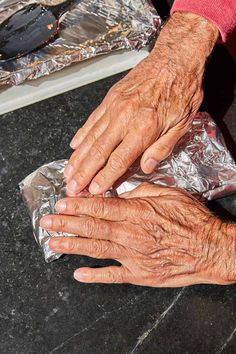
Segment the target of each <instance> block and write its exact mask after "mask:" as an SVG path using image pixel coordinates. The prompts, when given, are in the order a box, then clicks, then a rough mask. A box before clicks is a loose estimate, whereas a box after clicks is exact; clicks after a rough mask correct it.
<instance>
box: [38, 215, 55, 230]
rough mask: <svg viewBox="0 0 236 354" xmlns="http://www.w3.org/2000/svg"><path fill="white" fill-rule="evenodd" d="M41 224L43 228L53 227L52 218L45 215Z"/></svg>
mask: <svg viewBox="0 0 236 354" xmlns="http://www.w3.org/2000/svg"><path fill="white" fill-rule="evenodd" d="M40 226H41V227H42V228H43V229H50V227H52V219H51V218H50V217H47V216H46V217H44V218H42V219H41V220H40Z"/></svg>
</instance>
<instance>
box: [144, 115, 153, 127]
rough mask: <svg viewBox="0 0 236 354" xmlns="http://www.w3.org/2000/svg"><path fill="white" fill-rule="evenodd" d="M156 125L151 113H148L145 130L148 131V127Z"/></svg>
mask: <svg viewBox="0 0 236 354" xmlns="http://www.w3.org/2000/svg"><path fill="white" fill-rule="evenodd" d="M155 125H156V119H155V118H154V116H153V115H149V116H148V117H146V119H145V126H144V128H145V130H147V131H150V129H153V127H154V126H155Z"/></svg>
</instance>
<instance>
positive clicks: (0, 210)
mask: <svg viewBox="0 0 236 354" xmlns="http://www.w3.org/2000/svg"><path fill="white" fill-rule="evenodd" d="M120 77H122V75H116V76H114V77H112V78H108V79H106V80H103V81H100V82H97V83H94V84H91V85H88V86H85V87H82V88H79V89H77V90H74V91H71V92H68V93H65V94H63V95H61V96H58V97H55V98H52V99H48V100H46V101H43V102H40V103H37V104H34V105H32V106H29V107H26V108H23V109H20V110H18V111H15V112H12V113H8V114H5V115H3V116H0V232H1V244H0V245H1V246H0V259H1V265H0V353H1V354H33V353H37V354H41V353H42V354H45V353H63V354H64V353H65V354H68V353H69V354H77V353H85V354H89V353H103V354H105V353H108V354H111V353H119V354H121V353H161V354H163V353H165V354H166V353H171V354H178V353H181V354H182V353H194V354H195V353H204V354H205V353H206V354H207V353H236V286H235V285H234V286H226V287H220V286H207V285H202V286H192V287H188V288H182V289H153V288H147V287H137V286H130V285H102V284H97V285H94V284H91V285H88V284H80V283H78V282H76V281H74V280H73V278H72V275H73V270H74V269H76V268H77V267H79V266H81V265H85V264H86V265H102V264H104V263H106V262H107V261H106V262H105V261H104V262H103V261H97V260H92V259H89V258H86V257H79V256H65V257H63V258H61V259H60V260H58V261H56V262H53V263H51V264H46V263H45V262H44V260H43V257H42V254H41V252H40V249H39V248H38V246H37V245H36V243H35V241H34V238H33V236H32V229H31V224H30V220H29V217H28V215H27V211H26V208H25V206H24V204H23V202H22V199H21V197H20V195H19V190H18V183H19V182H20V181H21V180H22V179H23V178H24V177H25V176H26V175H28V174H29V173H30V172H32V171H33V170H35V169H36V168H37V167H39V166H41V165H42V164H44V163H46V162H50V161H53V160H57V159H61V158H65V157H68V156H69V154H70V149H69V147H68V146H69V141H70V139H71V137H72V136H73V134H74V133H75V131H76V130H77V128H78V127H80V126H81V125H82V124H83V123H84V121H85V120H86V118H87V117H88V115H89V113H90V112H92V110H93V109H94V108H95V107H96V106H97V105H98V104H99V102H101V100H102V98H103V97H104V95H105V94H106V92H107V90H108V89H109V88H110V87H111V86H112V85H113V83H115V82H116V81H117V80H119V79H120ZM235 77H236V75H235V64H234V63H233V61H232V60H231V59H230V57H229V56H228V55H227V53H226V51H224V49H223V48H218V49H217V50H216V53H215V54H214V55H213V58H212V60H211V62H210V63H209V67H208V70H207V74H206V79H205V87H206V92H205V102H204V105H203V108H204V109H206V110H208V111H209V112H210V113H212V115H213V117H214V118H216V119H217V120H218V122H219V124H220V125H221V127H222V128H223V130H224V131H225V134H226V136H227V142H228V144H229V145H230V148H231V151H233V149H234V146H235V145H234V143H233V140H234V141H236V98H235V96H234V92H235V91H234V89H235ZM229 132H230V134H229ZM210 207H211V208H213V209H214V210H215V212H216V213H218V215H220V216H221V217H224V218H228V219H230V220H233V219H234V218H235V216H236V196H235V195H234V196H231V197H228V198H224V199H222V200H220V201H217V202H214V203H211V205H210Z"/></svg>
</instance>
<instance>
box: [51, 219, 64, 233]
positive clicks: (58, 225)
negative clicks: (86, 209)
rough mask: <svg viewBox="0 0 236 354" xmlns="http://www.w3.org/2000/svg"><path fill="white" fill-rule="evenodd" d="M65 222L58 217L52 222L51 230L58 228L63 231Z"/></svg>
mask: <svg viewBox="0 0 236 354" xmlns="http://www.w3.org/2000/svg"><path fill="white" fill-rule="evenodd" d="M66 224H67V223H66V220H65V219H64V218H62V217H59V218H57V219H56V222H55V220H53V228H59V229H60V230H62V231H64V230H65V228H66Z"/></svg>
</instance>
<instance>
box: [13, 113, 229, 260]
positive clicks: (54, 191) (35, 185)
mask: <svg viewBox="0 0 236 354" xmlns="http://www.w3.org/2000/svg"><path fill="white" fill-rule="evenodd" d="M66 164H67V160H60V161H54V162H51V163H49V164H47V165H44V166H42V167H40V168H39V169H37V170H36V171H35V172H33V173H31V174H30V175H29V176H28V177H26V178H25V179H24V180H23V181H22V182H21V183H20V190H21V192H22V194H23V197H24V199H25V201H26V204H27V207H28V210H29V214H30V217H31V219H32V224H33V231H34V236H35V239H36V241H37V242H38V244H39V245H40V246H41V248H42V250H43V253H44V257H45V260H46V262H50V261H52V260H54V259H57V258H59V257H60V254H56V253H55V252H53V251H51V250H50V249H49V247H48V241H49V239H50V237H53V236H70V235H65V234H63V235H62V234H58V233H54V232H49V231H46V230H44V229H42V228H41V227H40V226H39V220H40V219H41V217H42V216H44V215H47V214H53V213H55V204H56V202H57V200H59V199H60V198H62V197H64V196H65V195H66V193H65V185H64V181H63V171H64V167H65V165H66ZM142 182H150V183H155V184H159V185H162V186H168V187H180V188H182V189H185V190H186V191H188V192H189V193H191V194H193V195H195V196H196V197H198V198H199V199H202V200H211V199H215V198H220V197H223V196H226V195H228V194H231V193H234V192H236V165H235V162H234V160H233V159H232V157H231V155H230V153H229V151H228V149H227V147H226V145H225V142H224V139H223V136H222V134H221V132H220V130H219V129H218V127H217V126H216V124H215V123H214V121H213V120H212V119H211V117H210V116H209V115H208V114H207V113H199V114H197V115H196V116H195V118H194V121H193V125H192V128H191V129H190V130H189V131H188V132H187V133H186V134H185V135H184V136H183V137H182V138H181V139H180V141H179V142H178V143H177V145H176V146H175V148H174V150H173V152H172V154H171V156H169V157H168V158H167V159H166V160H165V161H163V162H162V163H160V164H159V165H158V167H157V168H156V169H155V171H154V172H153V173H152V174H149V175H145V174H144V173H143V172H142V171H141V170H140V167H139V165H138V164H135V165H133V166H131V168H130V169H129V171H128V173H127V174H126V175H125V176H124V177H123V178H122V179H121V180H120V182H118V184H117V185H116V186H115V187H114V188H113V189H111V190H110V191H109V192H108V196H110V197H112V196H117V195H119V194H121V193H123V192H126V191H130V190H132V189H134V188H135V187H136V186H138V185H139V184H140V183H142ZM86 193H87V192H85V194H86ZM106 196H107V195H106Z"/></svg>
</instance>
